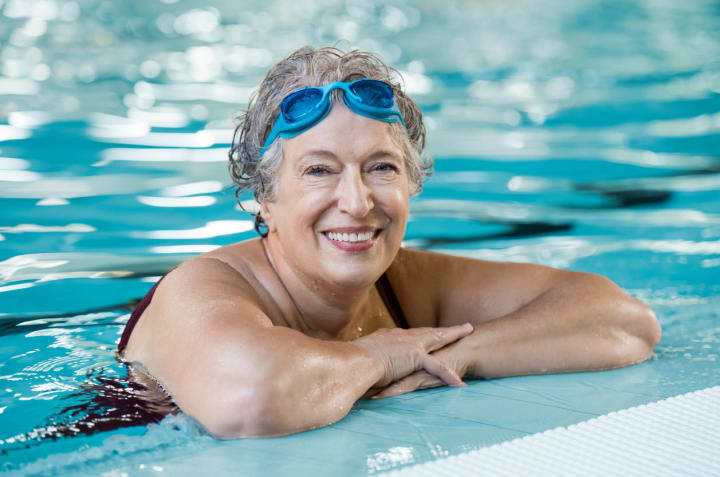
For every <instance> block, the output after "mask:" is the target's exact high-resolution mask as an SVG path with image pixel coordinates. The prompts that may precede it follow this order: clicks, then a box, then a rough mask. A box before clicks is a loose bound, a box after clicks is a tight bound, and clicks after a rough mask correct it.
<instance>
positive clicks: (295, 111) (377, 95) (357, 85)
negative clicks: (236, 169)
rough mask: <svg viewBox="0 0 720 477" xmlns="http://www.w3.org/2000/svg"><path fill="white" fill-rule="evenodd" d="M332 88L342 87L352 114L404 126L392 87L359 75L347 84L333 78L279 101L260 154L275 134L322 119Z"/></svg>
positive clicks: (305, 127)
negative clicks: (355, 79) (275, 117)
mask: <svg viewBox="0 0 720 477" xmlns="http://www.w3.org/2000/svg"><path fill="white" fill-rule="evenodd" d="M334 89H341V90H343V92H344V94H343V100H344V101H345V104H346V105H347V107H348V108H350V109H351V110H353V111H354V112H355V113H357V114H359V115H361V116H366V117H368V118H372V119H377V120H378V121H384V122H386V123H395V122H398V121H400V122H401V123H402V124H403V126H405V120H404V119H403V117H402V114H400V111H399V110H398V108H397V104H395V96H394V94H393V89H392V86H390V85H389V84H387V83H385V82H383V81H377V80H372V79H367V78H363V79H359V80H357V81H350V82H347V83H346V82H342V81H337V82H335V83H331V84H328V85H325V86H311V87H307V88H303V89H299V90H297V91H294V92H292V93H290V94H289V95H287V96H286V97H285V99H283V100H282V103H281V104H280V114H279V115H278V118H277V121H275V125H274V126H273V128H272V130H271V131H270V135H269V136H268V138H267V140H266V141H265V144H264V145H263V147H262V149H260V157H262V155H263V154H265V151H267V150H268V149H270V146H271V145H272V143H273V142H275V139H277V137H278V136H280V137H284V138H291V137H295V136H297V135H298V134H300V133H303V132H305V131H307V130H308V129H310V128H312V127H313V126H315V125H316V124H318V123H319V122H320V121H322V120H323V119H324V118H325V116H327V115H328V113H329V112H330V110H331V109H332V101H331V99H330V98H331V97H330V92H331V91H332V90H334ZM406 127H407V126H406Z"/></svg>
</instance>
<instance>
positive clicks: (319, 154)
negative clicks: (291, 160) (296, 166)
mask: <svg viewBox="0 0 720 477" xmlns="http://www.w3.org/2000/svg"><path fill="white" fill-rule="evenodd" d="M312 158H315V159H317V158H322V159H336V158H337V156H336V155H335V154H334V153H333V152H332V151H328V150H327V149H310V150H309V151H305V152H303V153H302V155H301V156H300V160H298V163H301V162H303V161H306V160H308V159H312Z"/></svg>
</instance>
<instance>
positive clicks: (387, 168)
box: [372, 162, 398, 172]
mask: <svg viewBox="0 0 720 477" xmlns="http://www.w3.org/2000/svg"><path fill="white" fill-rule="evenodd" d="M372 170H374V171H378V172H397V170H398V168H397V167H396V166H395V165H394V164H390V163H389V162H380V163H378V164H375V165H374V166H373V168H372Z"/></svg>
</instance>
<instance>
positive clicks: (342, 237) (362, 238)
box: [325, 232, 375, 243]
mask: <svg viewBox="0 0 720 477" xmlns="http://www.w3.org/2000/svg"><path fill="white" fill-rule="evenodd" d="M325 234H326V235H327V236H328V238H329V239H330V240H335V241H337V242H349V243H357V242H366V241H368V240H370V239H371V238H372V237H373V235H375V232H363V233H359V234H355V233H352V234H338V233H335V232H325Z"/></svg>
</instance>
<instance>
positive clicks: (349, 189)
mask: <svg viewBox="0 0 720 477" xmlns="http://www.w3.org/2000/svg"><path fill="white" fill-rule="evenodd" d="M390 128H391V126H390V124H388V123H385V122H382V121H378V120H375V119H370V118H366V117H364V116H360V115H358V114H355V113H354V112H352V111H350V110H349V109H348V108H347V107H346V106H345V105H344V104H342V103H340V104H337V103H336V104H335V105H334V106H333V109H332V111H331V112H330V114H329V115H328V116H327V117H326V118H325V119H323V120H322V121H321V122H320V123H319V124H317V125H316V126H315V127H313V128H311V129H309V130H307V131H305V132H303V133H302V134H300V135H298V136H295V137H294V138H291V139H286V140H285V142H284V143H283V161H282V163H281V165H280V169H279V171H278V177H277V189H276V190H277V193H276V196H275V199H274V200H273V201H271V202H270V201H265V202H263V204H262V206H261V212H262V216H263V218H264V219H265V222H266V223H267V225H268V227H269V229H270V234H271V239H273V237H274V239H277V242H278V243H279V245H280V249H281V253H282V259H283V260H284V261H285V262H286V263H288V264H289V265H290V266H291V267H292V268H293V269H294V270H295V272H296V273H298V274H299V275H300V276H301V278H303V279H310V280H313V282H315V283H317V284H322V283H323V282H331V283H334V284H337V285H347V286H362V285H370V284H372V283H374V282H375V280H377V279H378V278H379V277H380V275H382V274H383V272H384V271H385V270H386V269H387V268H388V267H389V266H390V264H391V263H392V261H393V259H394V258H395V255H396V253H397V251H398V249H399V248H400V244H401V243H402V239H403V236H404V234H405V226H406V224H407V217H408V209H409V204H408V199H409V190H408V189H409V182H408V180H409V179H408V174H407V167H406V165H405V160H404V157H403V154H402V150H401V149H400V147H399V146H398V145H396V144H395V141H393V139H392V137H391V131H390ZM276 259H277V258H276Z"/></svg>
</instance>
